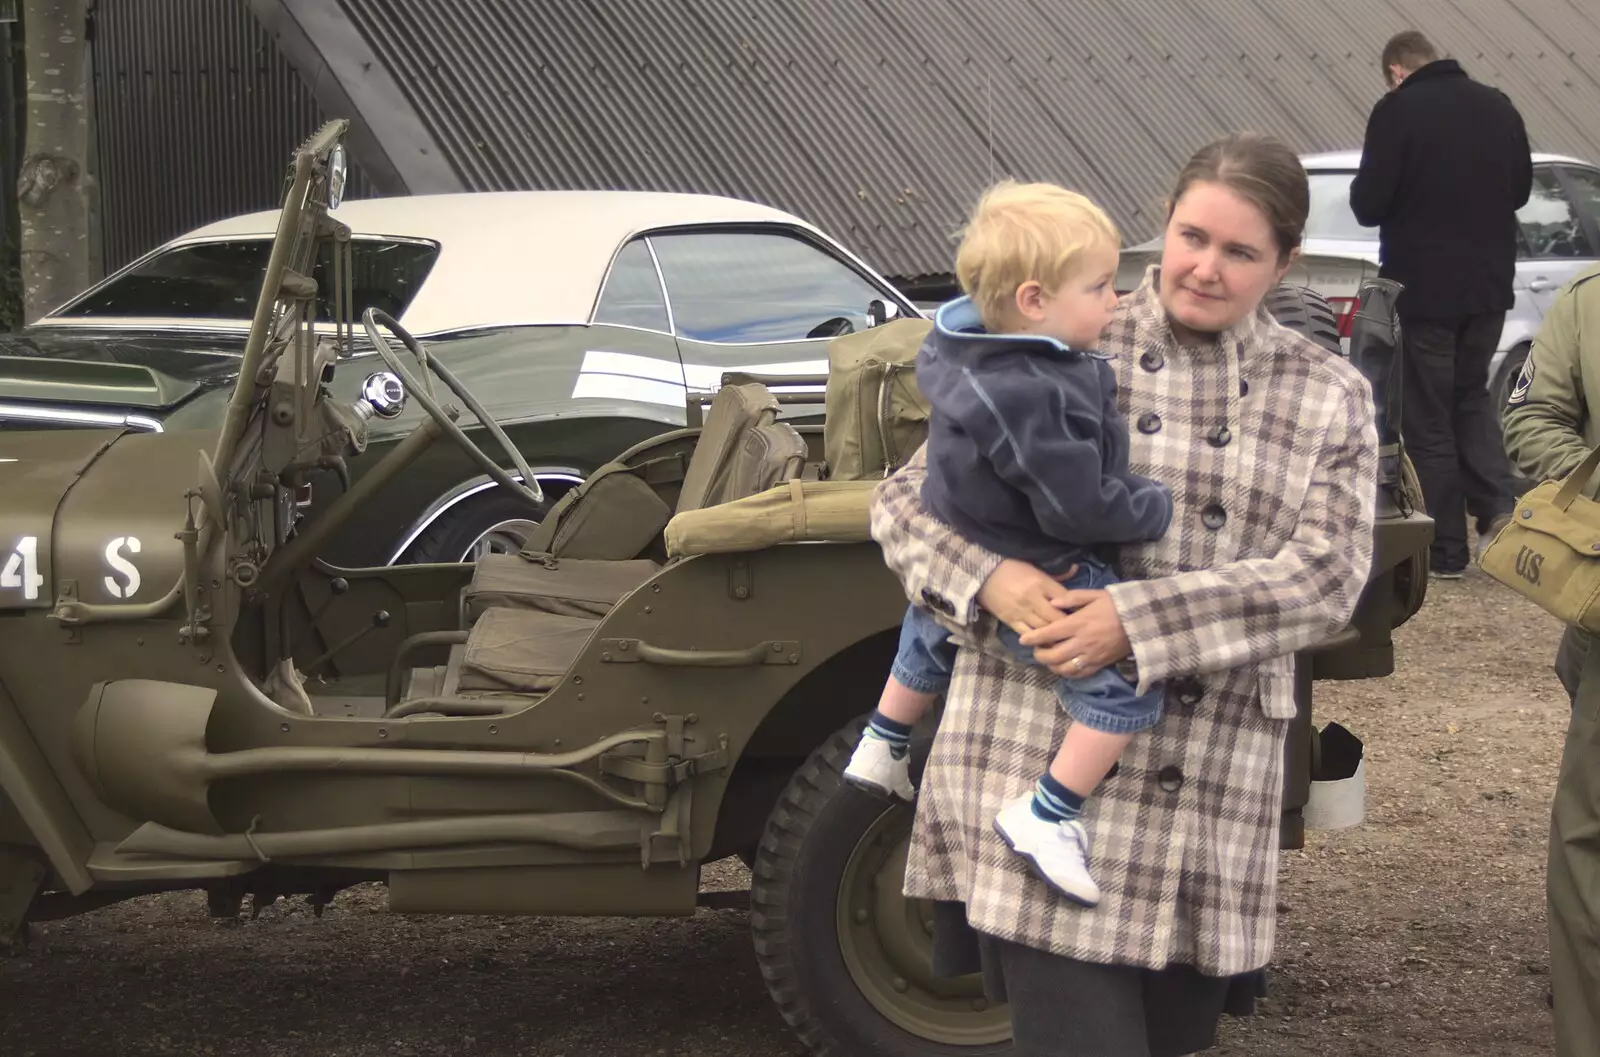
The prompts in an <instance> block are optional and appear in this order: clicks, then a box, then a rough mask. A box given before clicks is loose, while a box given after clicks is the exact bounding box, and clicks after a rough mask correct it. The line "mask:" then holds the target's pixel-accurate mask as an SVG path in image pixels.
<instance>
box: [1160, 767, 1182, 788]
mask: <svg viewBox="0 0 1600 1057" xmlns="http://www.w3.org/2000/svg"><path fill="white" fill-rule="evenodd" d="M1156 784H1157V785H1159V786H1161V788H1162V789H1163V790H1164V791H1166V792H1168V793H1176V792H1177V791H1178V790H1179V789H1180V788H1182V786H1183V772H1182V771H1181V770H1179V769H1178V768H1177V767H1176V766H1175V765H1173V764H1170V763H1169V764H1167V765H1166V766H1165V767H1163V768H1161V770H1160V771H1159V772H1157V773H1156Z"/></svg>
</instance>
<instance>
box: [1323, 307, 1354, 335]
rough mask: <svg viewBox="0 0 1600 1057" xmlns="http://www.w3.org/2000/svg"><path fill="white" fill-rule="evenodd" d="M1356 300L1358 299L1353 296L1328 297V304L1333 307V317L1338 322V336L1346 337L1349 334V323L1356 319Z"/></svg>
mask: <svg viewBox="0 0 1600 1057" xmlns="http://www.w3.org/2000/svg"><path fill="white" fill-rule="evenodd" d="M1357 300H1358V299H1357V298H1354V297H1330V298H1328V305H1329V306H1330V307H1331V308H1332V309H1333V316H1334V319H1335V320H1337V322H1338V324H1339V336H1340V337H1341V338H1348V337H1349V336H1350V325H1351V324H1352V323H1354V322H1355V319H1356V303H1357Z"/></svg>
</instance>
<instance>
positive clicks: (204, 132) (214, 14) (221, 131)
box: [93, 0, 365, 272]
mask: <svg viewBox="0 0 1600 1057" xmlns="http://www.w3.org/2000/svg"><path fill="white" fill-rule="evenodd" d="M93 17H94V26H93V32H94V44H93V49H94V107H95V119H96V131H97V135H96V146H97V149H98V152H99V157H98V165H97V177H98V180H99V186H100V217H101V239H102V242H101V246H102V250H101V252H102V258H103V261H104V268H105V270H106V271H107V272H110V271H111V270H113V269H115V268H117V267H119V266H121V265H123V264H125V263H127V262H128V261H129V260H131V259H133V258H134V257H137V256H138V255H139V254H141V253H143V252H145V251H146V250H149V249H151V248H153V247H155V246H158V245H160V244H161V243H162V242H164V241H166V240H167V239H169V238H172V237H173V236H175V235H179V234H181V233H183V232H184V231H187V230H189V229H190V228H194V227H198V226H200V225H201V224H206V223H210V222H211V221H214V220H219V219H221V218H223V217H227V216H231V215H234V214H237V213H245V212H250V211H252V210H256V209H270V208H274V207H276V206H277V205H278V204H279V202H280V201H281V198H282V194H283V179H284V175H285V173H286V172H287V166H288V162H289V155H290V154H291V152H293V150H294V148H295V147H296V146H298V145H299V143H300V142H301V141H302V140H304V139H305V137H306V136H308V135H310V134H311V133H312V132H314V131H315V130H316V128H317V127H318V125H320V124H321V123H322V121H323V115H322V113H321V110H320V109H319V108H318V106H317V103H316V101H315V100H314V99H313V98H312V96H311V93H310V91H308V90H307V89H306V87H305V85H304V84H303V83H302V82H301V80H300V77H299V75H298V74H297V73H295V71H294V70H293V69H292V68H291V67H290V66H289V64H288V63H287V62H286V61H285V60H284V59H283V57H282V56H281V55H280V54H279V53H278V51H277V49H276V48H275V47H274V46H273V44H272V42H271V40H270V39H269V38H268V37H267V35H266V34H265V33H264V32H263V31H262V29H261V27H260V25H259V24H258V23H257V22H256V20H255V18H254V17H253V16H252V15H251V14H250V11H249V9H248V7H247V6H246V4H245V0H99V3H98V4H97V5H96V6H95V11H94V16H93ZM351 191H352V194H351V197H357V196H359V195H360V194H362V193H364V191H365V180H364V178H363V177H362V176H361V174H360V173H359V172H356V173H353V179H352V180H351Z"/></svg>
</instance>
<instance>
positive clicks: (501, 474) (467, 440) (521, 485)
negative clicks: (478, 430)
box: [361, 308, 544, 508]
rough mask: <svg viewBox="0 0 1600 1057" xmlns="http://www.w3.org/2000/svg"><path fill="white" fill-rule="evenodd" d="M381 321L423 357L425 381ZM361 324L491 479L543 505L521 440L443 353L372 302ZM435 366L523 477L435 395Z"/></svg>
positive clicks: (428, 409)
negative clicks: (438, 355)
mask: <svg viewBox="0 0 1600 1057" xmlns="http://www.w3.org/2000/svg"><path fill="white" fill-rule="evenodd" d="M379 324H382V326H383V327H384V329H385V330H388V331H389V332H390V333H391V334H393V335H394V336H395V337H397V338H399V339H400V344H402V345H404V346H405V347H406V348H407V349H408V350H410V352H411V355H413V356H415V357H416V359H417V362H418V363H420V364H421V365H422V372H423V373H422V378H423V384H422V385H418V384H417V380H416V379H415V378H413V377H412V376H411V372H410V371H408V370H406V366H405V364H404V363H402V362H401V361H400V357H399V356H397V355H396V354H395V351H394V347H393V346H391V345H390V344H389V339H388V338H386V337H384V336H383V332H382V331H380V330H379V329H378V325H379ZM361 326H362V327H363V328H365V330H366V332H367V337H368V338H370V339H371V340H372V345H373V347H374V348H376V349H377V350H378V355H379V356H382V357H383V362H384V363H386V364H388V365H389V369H390V370H391V371H393V372H394V373H395V374H397V375H399V376H400V380H401V381H402V382H404V383H405V386H406V391H407V392H408V393H410V394H411V395H412V396H414V397H416V399H417V402H418V403H420V404H421V405H422V408H423V410H425V411H426V412H428V414H429V415H430V416H431V417H432V418H433V420H434V421H435V422H437V423H438V424H439V428H440V429H442V430H444V432H445V435H446V436H448V437H449V438H450V439H451V440H453V441H455V442H456V446H457V447H458V448H460V449H461V450H462V451H464V452H466V454H467V457H468V458H469V459H471V460H472V461H473V462H475V463H477V464H478V466H479V468H480V469H482V470H483V472H484V473H486V474H488V475H489V478H490V480H492V481H494V483H495V484H497V485H499V486H500V487H501V488H504V489H505V490H506V491H508V492H510V493H511V494H512V495H514V496H516V497H517V498H518V499H520V500H521V501H522V502H524V503H527V504H528V505H529V506H531V507H535V508H540V507H542V506H543V504H544V489H542V488H540V487H539V482H538V481H537V480H535V479H534V476H533V471H532V470H530V469H528V463H527V462H526V460H524V459H523V458H522V453H521V452H520V451H518V450H517V446H516V445H515V444H512V443H511V438H510V437H508V436H506V431H505V430H503V429H501V428H500V424H499V423H498V422H496V421H495V420H494V418H493V417H492V416H491V415H490V414H489V412H487V411H485V410H484V409H483V405H482V404H480V403H478V399H477V397H475V396H473V395H472V394H471V393H469V392H468V391H467V387H466V386H464V385H462V384H461V380H460V379H459V378H457V377H456V376H455V375H454V374H453V373H452V372H451V371H450V369H449V368H448V367H446V366H445V365H444V364H442V363H440V362H439V361H438V360H437V359H431V358H430V357H429V356H428V352H427V350H426V349H424V348H423V347H422V343H421V342H419V341H417V339H416V338H413V337H412V336H411V335H410V334H408V333H406V331H405V328H404V327H402V326H400V324H399V323H397V322H396V321H395V318H394V317H393V316H391V315H390V314H389V313H387V312H385V311H383V310H382V309H378V308H369V309H367V310H366V311H365V312H363V313H361ZM430 372H431V373H433V374H436V375H438V376H439V378H440V379H441V380H442V381H443V382H444V384H445V385H448V386H449V387H450V391H451V392H453V393H455V394H456V396H457V397H459V398H460V400H461V402H462V403H463V404H466V405H467V410H468V411H471V412H472V413H473V414H474V415H476V416H477V418H478V422H479V423H480V424H481V425H482V426H483V428H484V429H485V430H487V431H488V433H489V435H490V436H491V437H493V438H494V439H495V440H497V441H499V442H500V447H501V449H502V450H503V451H504V452H505V453H506V455H507V456H509V457H510V459H511V465H512V466H514V467H516V470H517V472H518V473H520V474H521V475H522V480H521V481H518V480H517V479H516V478H514V477H512V476H511V475H510V474H509V473H507V472H506V471H505V470H504V469H503V468H502V467H501V466H500V464H499V463H497V462H495V461H494V460H493V459H491V458H489V456H488V455H487V454H485V453H484V450H483V449H482V448H480V447H478V445H477V444H476V443H475V442H474V441H473V439H472V438H471V437H469V436H467V434H466V431H465V430H463V429H462V428H461V427H460V426H458V425H456V422H455V419H454V418H452V417H451V416H450V415H449V413H448V412H446V411H445V409H444V407H443V405H441V404H440V403H439V401H438V400H437V399H436V398H435V397H434V395H433V382H432V380H431V379H429V377H428V375H429V373H430Z"/></svg>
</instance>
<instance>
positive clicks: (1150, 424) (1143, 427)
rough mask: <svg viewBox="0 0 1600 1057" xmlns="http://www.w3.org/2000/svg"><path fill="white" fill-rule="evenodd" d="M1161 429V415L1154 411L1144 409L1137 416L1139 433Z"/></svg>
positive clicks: (1154, 431)
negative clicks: (1144, 410) (1143, 411)
mask: <svg viewBox="0 0 1600 1057" xmlns="http://www.w3.org/2000/svg"><path fill="white" fill-rule="evenodd" d="M1160 429H1161V416H1160V415H1158V414H1156V413H1155V412H1154V411H1146V412H1145V413H1144V414H1142V415H1140V416H1139V432H1140V433H1156V432H1159V431H1160Z"/></svg>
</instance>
